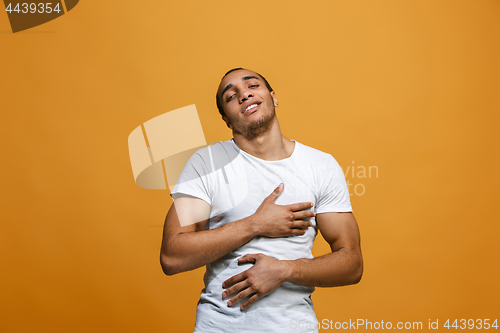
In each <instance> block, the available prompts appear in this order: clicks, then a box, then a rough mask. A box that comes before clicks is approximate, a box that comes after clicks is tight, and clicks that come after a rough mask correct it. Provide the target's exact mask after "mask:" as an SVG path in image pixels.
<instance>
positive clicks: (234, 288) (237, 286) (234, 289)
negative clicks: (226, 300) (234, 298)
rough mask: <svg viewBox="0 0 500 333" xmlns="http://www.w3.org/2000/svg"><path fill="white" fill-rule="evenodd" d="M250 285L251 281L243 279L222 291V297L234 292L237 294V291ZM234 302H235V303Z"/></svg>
mask: <svg viewBox="0 0 500 333" xmlns="http://www.w3.org/2000/svg"><path fill="white" fill-rule="evenodd" d="M249 286H250V283H249V282H248V280H243V281H241V282H239V283H236V284H235V285H234V286H232V287H231V288H228V289H226V290H225V291H224V292H223V293H222V297H227V296H229V295H232V294H235V293H238V292H240V291H242V290H243V289H245V288H248V287H249ZM233 304H234V303H233Z"/></svg>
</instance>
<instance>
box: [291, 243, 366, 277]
mask: <svg viewBox="0 0 500 333" xmlns="http://www.w3.org/2000/svg"><path fill="white" fill-rule="evenodd" d="M284 264H285V267H286V268H287V269H286V281H289V282H293V283H296V284H301V285H307V286H315V287H336V286H344V285H349V284H355V283H358V282H359V280H360V279H361V276H362V274H363V259H362V257H361V253H360V252H359V251H356V250H348V249H346V248H340V249H339V250H337V251H335V252H332V253H329V254H326V255H324V256H321V257H317V258H314V259H297V260H289V261H284Z"/></svg>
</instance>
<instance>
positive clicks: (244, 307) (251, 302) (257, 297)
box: [240, 294, 260, 310]
mask: <svg viewBox="0 0 500 333" xmlns="http://www.w3.org/2000/svg"><path fill="white" fill-rule="evenodd" d="M259 298H260V296H259V294H255V295H253V296H252V297H250V298H249V299H248V301H246V302H245V303H243V304H242V305H241V306H240V309H241V310H245V309H247V308H248V307H249V306H250V305H252V304H253V303H255V301H257V300H258V299H259Z"/></svg>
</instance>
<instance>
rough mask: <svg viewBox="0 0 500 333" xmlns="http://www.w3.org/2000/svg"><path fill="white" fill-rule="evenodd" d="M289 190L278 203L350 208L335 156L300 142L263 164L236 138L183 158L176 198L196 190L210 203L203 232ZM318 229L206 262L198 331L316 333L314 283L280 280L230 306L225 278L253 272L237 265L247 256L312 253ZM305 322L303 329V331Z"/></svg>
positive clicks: (260, 240) (257, 241)
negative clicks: (249, 301)
mask: <svg viewBox="0 0 500 333" xmlns="http://www.w3.org/2000/svg"><path fill="white" fill-rule="evenodd" d="M280 183H284V185H285V187H284V190H283V192H282V193H281V194H280V196H279V197H278V198H277V199H276V201H275V203H276V204H279V205H286V204H292V203H298V202H313V203H314V206H313V207H312V209H313V210H314V211H315V212H316V213H317V214H320V213H326V212H352V208H351V203H350V198H349V192H348V189H347V185H346V181H345V178H344V174H343V172H342V169H341V168H340V166H339V164H338V163H337V161H336V160H335V159H334V158H333V157H332V155H330V154H327V153H324V152H322V151H319V150H317V149H314V148H311V147H308V146H305V145H303V144H301V143H299V142H297V141H295V148H294V151H293V153H292V155H291V156H290V157H288V158H285V159H282V160H278V161H266V160H262V159H260V158H257V157H255V156H252V155H250V154H248V153H247V152H245V151H243V150H241V149H239V148H238V146H237V145H236V143H235V142H234V141H233V140H229V141H225V142H219V143H216V144H214V145H211V146H208V147H205V148H203V149H200V150H198V151H197V152H196V153H195V154H193V156H191V158H190V159H189V161H188V162H187V163H186V166H185V167H184V169H183V171H182V173H181V175H180V177H179V179H178V181H177V183H176V185H175V187H174V189H173V191H172V193H171V196H172V197H173V198H174V199H175V198H176V197H177V196H179V195H181V194H187V195H191V196H194V197H197V198H200V199H202V200H205V201H206V202H208V203H209V204H210V206H211V211H210V218H209V220H208V222H207V224H206V225H205V229H215V228H219V227H221V226H223V225H225V224H226V223H230V222H233V221H237V220H241V219H243V218H245V217H248V216H250V215H252V214H254V213H255V211H256V210H257V208H258V207H259V206H260V205H261V203H262V201H263V200H264V199H265V198H266V197H267V196H268V195H269V194H271V192H272V191H273V190H274V189H275V188H276V187H277V186H278V185H279V184H280ZM310 221H311V222H312V223H313V226H312V227H310V228H308V229H307V232H306V233H305V234H304V235H301V236H289V237H281V238H269V237H261V236H258V237H255V238H254V239H252V240H251V241H250V242H248V243H246V244H245V245H243V246H241V247H239V248H237V249H236V250H234V251H233V252H231V253H229V254H227V255H225V256H223V257H222V258H220V259H218V260H216V261H214V262H212V263H210V264H208V265H207V266H206V273H205V277H204V282H205V288H204V289H203V290H202V292H201V296H200V300H199V302H198V307H197V312H196V326H195V332H204V333H205V332H239V333H243V332H317V329H311V328H310V327H311V326H313V327H316V328H317V327H318V321H317V319H316V315H315V313H314V310H313V304H312V301H311V298H310V296H311V293H312V292H313V291H314V288H313V287H310V286H303V285H297V284H294V283H291V282H285V283H283V284H282V285H281V286H280V287H279V288H278V289H276V290H275V291H274V292H272V293H270V294H268V295H267V296H265V297H263V298H261V299H259V300H257V301H256V302H255V303H254V304H253V305H252V306H250V307H249V308H248V309H245V310H243V311H242V310H240V308H239V306H240V305H241V304H243V303H244V302H245V301H246V300H247V299H245V300H243V301H241V302H239V303H238V304H236V305H233V306H232V307H228V306H227V301H228V300H229V299H231V298H232V297H234V296H235V295H231V296H228V297H227V298H224V299H223V298H222V292H223V291H224V289H223V288H222V282H224V281H225V280H227V279H228V278H230V277H232V276H234V275H236V274H239V273H241V272H243V271H245V270H247V269H249V268H250V267H251V266H252V264H244V265H240V266H238V263H237V259H238V258H240V257H242V256H244V255H245V254H252V253H263V254H265V255H268V256H271V257H274V258H276V259H279V260H294V259H299V258H313V256H312V254H311V249H312V246H313V242H314V238H315V237H316V234H317V224H316V221H315V218H314V217H313V218H311V220H310ZM299 327H303V328H304V329H302V330H301V329H299Z"/></svg>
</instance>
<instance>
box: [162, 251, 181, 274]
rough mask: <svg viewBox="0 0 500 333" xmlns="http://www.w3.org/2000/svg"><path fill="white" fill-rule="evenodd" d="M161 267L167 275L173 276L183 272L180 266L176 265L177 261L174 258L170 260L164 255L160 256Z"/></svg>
mask: <svg viewBox="0 0 500 333" xmlns="http://www.w3.org/2000/svg"><path fill="white" fill-rule="evenodd" d="M160 265H161V269H162V270H163V273H165V275H168V276H172V275H174V274H177V273H180V272H181V270H180V269H179V267H178V265H175V260H173V258H169V257H168V256H167V255H165V254H163V253H162V254H161V255H160Z"/></svg>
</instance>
